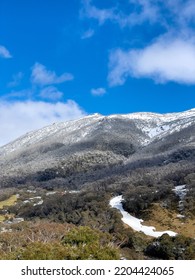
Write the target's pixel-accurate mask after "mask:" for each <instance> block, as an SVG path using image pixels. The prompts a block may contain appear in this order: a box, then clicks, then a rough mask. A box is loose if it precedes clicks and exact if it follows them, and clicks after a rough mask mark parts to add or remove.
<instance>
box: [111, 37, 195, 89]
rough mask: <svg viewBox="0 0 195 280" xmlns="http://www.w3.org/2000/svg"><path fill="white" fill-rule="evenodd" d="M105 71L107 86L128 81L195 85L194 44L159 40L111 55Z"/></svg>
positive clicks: (166, 39) (163, 38)
mask: <svg viewBox="0 0 195 280" xmlns="http://www.w3.org/2000/svg"><path fill="white" fill-rule="evenodd" d="M109 68H110V72H109V75H108V81H109V84H110V86H117V85H123V84H124V83H125V82H126V79H127V78H128V77H136V78H142V77H146V78H151V79H153V80H155V81H156V82H157V83H164V82H168V81H174V82H177V83H183V84H195V44H194V41H185V40H182V39H180V38H179V39H177V38H175V39H174V40H173V39H172V38H171V40H170V39H168V38H166V36H165V37H164V36H163V37H162V38H160V39H158V40H157V41H156V42H154V43H153V44H151V45H149V46H147V47H145V48H143V49H134V50H129V51H123V50H121V49H118V50H115V51H113V52H112V53H111V55H110V62H109Z"/></svg>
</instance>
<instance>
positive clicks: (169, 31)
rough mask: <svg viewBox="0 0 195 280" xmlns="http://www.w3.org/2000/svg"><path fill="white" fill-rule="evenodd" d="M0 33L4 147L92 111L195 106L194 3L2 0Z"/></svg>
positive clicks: (162, 110)
mask: <svg viewBox="0 0 195 280" xmlns="http://www.w3.org/2000/svg"><path fill="white" fill-rule="evenodd" d="M181 11H182V12H181ZM0 26H1V29H0V145H3V144H5V143H7V142H9V141H11V140H13V139H14V138H16V137H18V136H20V135H22V134H23V133H25V132H27V131H30V130H33V129H37V128H40V127H42V126H45V125H47V124H50V123H52V122H56V121H64V120H69V119H74V118H79V117H82V116H84V115H86V114H92V113H96V112H98V113H101V114H104V115H108V114H116V113H131V112H139V111H152V112H158V113H167V112H178V111H184V110H188V109H191V108H194V107H195V92H194V91H195V33H194V30H195V2H194V1H193V0H185V1H183V0H167V1H163V0H121V1H117V0H107V1H103V0H71V1H68V0H55V1H54V0H47V1H38V0H28V1H26V0H17V1H15V0H1V2H0ZM1 134H2V135H1Z"/></svg>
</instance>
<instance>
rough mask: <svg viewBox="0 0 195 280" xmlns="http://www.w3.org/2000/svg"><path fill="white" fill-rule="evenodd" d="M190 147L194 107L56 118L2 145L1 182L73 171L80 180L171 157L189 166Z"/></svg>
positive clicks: (193, 139) (192, 144) (68, 176)
mask: <svg viewBox="0 0 195 280" xmlns="http://www.w3.org/2000/svg"><path fill="white" fill-rule="evenodd" d="M194 148H195V109H192V110H189V111H186V112H182V113H172V114H164V115H160V114H154V113H133V114H127V115H111V116H102V115H99V114H94V115H91V116H87V117H84V118H82V119H79V120H74V121H68V122H62V123H54V124H52V125H50V126H47V127H44V128H42V129H39V130H36V131H32V132H29V133H27V134H25V135H24V136H22V137H20V138H18V139H17V140H15V141H13V142H11V143H9V144H7V145H5V146H3V147H1V148H0V170H1V171H0V178H1V179H2V178H3V179H2V180H1V183H0V184H2V185H4V182H5V181H7V180H8V179H9V178H20V180H19V181H21V177H22V182H25V180H30V181H31V180H33V181H34V180H35V181H36V180H37V178H39V179H40V178H42V179H41V181H49V180H53V179H58V181H59V178H63V180H62V181H60V183H59V184H62V185H63V184H65V182H66V184H67V181H70V180H71V179H72V178H73V177H74V178H75V176H76V177H79V176H80V177H83V182H82V184H83V183H84V181H88V180H90V181H93V180H96V179H97V178H98V179H101V178H102V179H104V178H105V177H106V174H107V175H109V176H112V175H114V174H121V173H123V174H124V173H125V172H126V170H134V169H136V168H140V167H154V166H156V165H157V166H159V165H160V166H164V165H166V164H168V163H170V162H172V163H178V162H180V163H181V164H180V165H185V166H187V167H186V168H188V167H189V166H190V165H191V162H192V161H194V158H195V157H194V150H195V149H194ZM83 172H84V174H83ZM105 172H106V174H105ZM24 178H26V179H24ZM65 178H66V180H65ZM89 178H90V179H89ZM39 179H38V181H39ZM69 179H70V180H69ZM8 181H9V180H8Z"/></svg>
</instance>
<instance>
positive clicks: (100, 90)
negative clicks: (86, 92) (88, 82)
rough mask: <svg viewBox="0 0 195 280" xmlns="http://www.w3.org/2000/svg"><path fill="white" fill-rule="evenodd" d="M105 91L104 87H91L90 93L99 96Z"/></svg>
mask: <svg viewBox="0 0 195 280" xmlns="http://www.w3.org/2000/svg"><path fill="white" fill-rule="evenodd" d="M105 93H106V89H105V88H92V89H91V94H93V95H96V96H101V95H104V94H105Z"/></svg>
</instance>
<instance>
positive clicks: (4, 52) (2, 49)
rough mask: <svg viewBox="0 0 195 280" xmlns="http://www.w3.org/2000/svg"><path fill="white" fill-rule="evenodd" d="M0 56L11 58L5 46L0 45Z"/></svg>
mask: <svg viewBox="0 0 195 280" xmlns="http://www.w3.org/2000/svg"><path fill="white" fill-rule="evenodd" d="M0 57H3V58H11V57H12V56H11V54H10V52H9V51H8V49H6V47H4V46H1V45H0Z"/></svg>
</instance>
